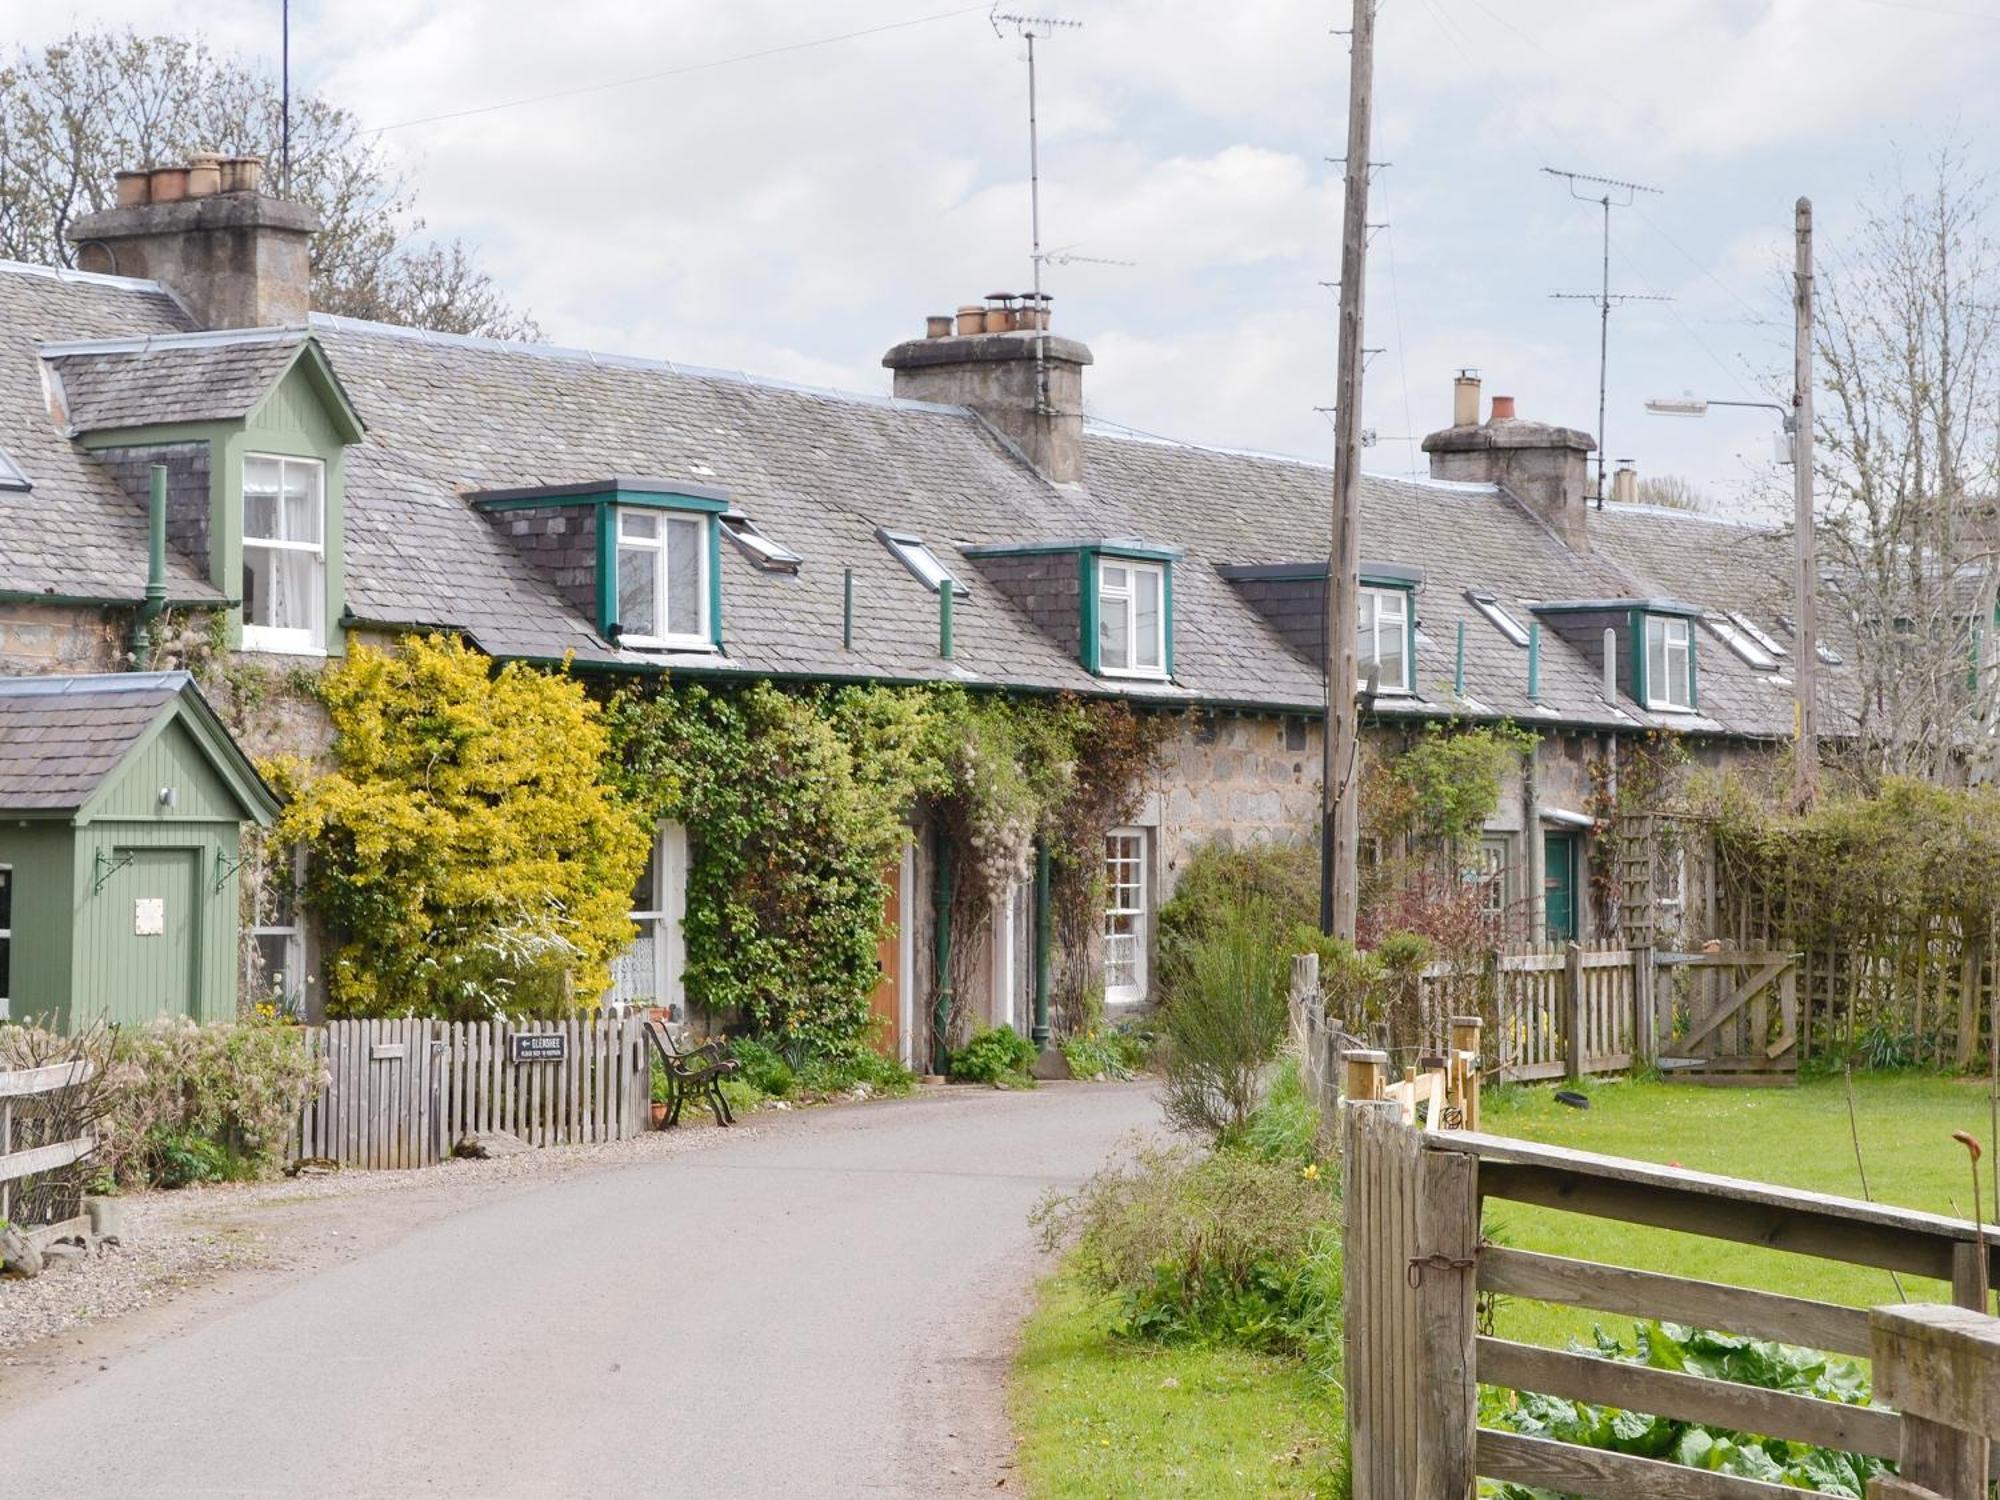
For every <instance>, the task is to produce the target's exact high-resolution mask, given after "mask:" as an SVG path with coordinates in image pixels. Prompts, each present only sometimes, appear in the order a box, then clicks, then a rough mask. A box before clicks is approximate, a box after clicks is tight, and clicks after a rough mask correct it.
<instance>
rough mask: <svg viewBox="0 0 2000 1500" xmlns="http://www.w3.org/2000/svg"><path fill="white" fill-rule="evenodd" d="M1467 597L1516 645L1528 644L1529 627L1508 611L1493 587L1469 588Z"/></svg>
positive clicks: (1496, 628) (1489, 621) (1488, 621)
mask: <svg viewBox="0 0 2000 1500" xmlns="http://www.w3.org/2000/svg"><path fill="white" fill-rule="evenodd" d="M1465 597H1466V599H1467V600H1468V601H1469V602H1470V603H1471V605H1472V607H1473V608H1474V609H1476V610H1478V611H1479V613H1480V614H1482V615H1483V616H1485V618H1486V623H1487V624H1489V625H1491V626H1492V627H1493V628H1494V629H1495V630H1497V631H1499V632H1500V633H1501V634H1502V635H1504V636H1505V637H1507V639H1508V640H1510V641H1512V642H1513V643H1514V644H1515V645H1516V646H1525V645H1527V644H1528V627H1527V626H1525V625H1523V624H1522V623H1521V622H1520V621H1519V620H1517V619H1515V618H1514V616H1513V615H1512V614H1510V613H1509V612H1508V609H1507V606H1506V605H1504V604H1502V603H1501V602H1500V596H1499V595H1498V594H1496V593H1494V592H1493V591H1492V590H1491V589H1467V590H1466V591H1465Z"/></svg>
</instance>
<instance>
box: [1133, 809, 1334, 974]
mask: <svg viewBox="0 0 2000 1500" xmlns="http://www.w3.org/2000/svg"><path fill="white" fill-rule="evenodd" d="M1246 909H1247V910H1248V911H1250V912H1252V913H1254V914H1255V918H1256V920H1257V921H1258V923H1259V924H1260V925H1261V926H1262V927H1263V928H1264V930H1265V931H1266V932H1267V934H1268V936H1269V939H1270V942H1271V943H1272V944H1273V945H1274V946H1276V945H1278V944H1281V943H1282V942H1283V941H1284V939H1285V935H1286V934H1287V933H1289V932H1291V931H1292V930H1293V929H1294V928H1296V927H1299V926H1301V925H1304V926H1307V927H1311V926H1312V924H1314V923H1316V922H1317V920H1318V917H1319V851H1318V850H1317V849H1315V848H1314V847H1313V846H1312V845H1310V844H1305V843H1282V844H1258V845H1256V846H1254V847H1250V848H1236V847H1233V846H1231V845H1228V844H1220V843H1210V844H1203V845H1201V846H1199V847H1198V848H1196V849H1195V851H1194V852H1193V853H1192V854H1191V855H1189V856H1188V860H1187V863H1186V866H1185V867H1184V868H1183V869H1182V870H1181V874H1180V880H1179V882H1178V883H1177V884H1176V885H1175V887H1174V894H1173V896H1172V897H1171V898H1170V899H1169V900H1168V901H1167V902H1166V903H1165V904H1163V905H1162V906H1161V907H1160V915H1159V924H1158V925H1159V930H1158V939H1157V944H1156V946H1157V953H1158V961H1157V978H1158V984H1159V989H1160V994H1161V997H1162V1000H1163V1001H1165V1002H1171V1000H1172V999H1173V997H1174V995H1175V994H1176V993H1177V992H1178V991H1179V989H1180V987H1181V986H1182V985H1183V984H1184V983H1185V982H1186V979H1187V974H1188V969H1189V965H1190V964H1191V962H1192V957H1193V953H1194V950H1195V949H1196V948H1198V947H1199V946H1200V945H1201V944H1202V943H1204V942H1205V941H1207V940H1208V938H1209V937H1210V936H1211V935H1212V932H1213V930H1214V926H1215V923H1216V922H1217V920H1218V919H1219V917H1220V915H1221V914H1222V913H1224V912H1225V911H1229V910H1246Z"/></svg>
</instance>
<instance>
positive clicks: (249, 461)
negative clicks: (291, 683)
mask: <svg viewBox="0 0 2000 1500" xmlns="http://www.w3.org/2000/svg"><path fill="white" fill-rule="evenodd" d="M243 649H244V650H246V651H285V652H293V653H297V654H301V655H313V654H316V653H319V652H323V651H325V650H326V466H325V465H324V464H322V463H321V462H320V461H319V460H318V459H311V458H279V457H275V456H272V455H267V454H252V455H250V456H249V457H247V458H245V459H244V460H243Z"/></svg>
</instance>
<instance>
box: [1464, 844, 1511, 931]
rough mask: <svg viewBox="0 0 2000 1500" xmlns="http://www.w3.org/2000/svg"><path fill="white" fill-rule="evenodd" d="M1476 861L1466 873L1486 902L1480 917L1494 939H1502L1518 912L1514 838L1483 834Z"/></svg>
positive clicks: (1476, 852)
mask: <svg viewBox="0 0 2000 1500" xmlns="http://www.w3.org/2000/svg"><path fill="white" fill-rule="evenodd" d="M1473 861H1474V862H1473V864H1472V865H1471V866H1470V867H1468V868H1467V870H1466V872H1465V876H1466V883H1467V884H1468V885H1476V886H1478V887H1479V889H1480V893H1481V896H1482V898H1483V901H1484V906H1483V909H1482V911H1481V913H1480V914H1481V915H1482V916H1483V917H1484V918H1485V919H1486V921H1487V923H1488V925H1489V927H1490V929H1491V932H1492V935H1493V936H1495V937H1499V936H1502V935H1504V934H1505V933H1506V931H1507V925H1508V921H1509V919H1510V918H1511V917H1512V915H1513V911H1514V836H1513V835H1512V834H1511V833H1482V834H1481V835H1480V836H1479V847H1478V849H1477V850H1476V851H1474V854H1473Z"/></svg>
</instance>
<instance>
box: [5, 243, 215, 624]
mask: <svg viewBox="0 0 2000 1500" xmlns="http://www.w3.org/2000/svg"><path fill="white" fill-rule="evenodd" d="M187 327H188V318H187V314H186V313H185V312H183V311H182V309H181V307H180V305H179V304H178V303H176V302H175V301H174V300H173V298H172V297H170V296H169V295H168V294H167V293H166V292H165V291H163V290H162V289H161V288H160V287H159V286H157V285H156V284H155V283H153V282H150V281H134V280H131V279H129V278H126V277H116V276H93V275H88V274H86V273H84V272H80V271H53V270H49V269H46V268H44V267H38V266H23V265H17V264H14V263H11V262H0V448H5V449H6V450H7V452H8V453H9V454H11V455H12V456H13V458H14V461H15V462H16V463H18V464H19V465H20V466H21V468H22V469H23V470H24V471H25V472H26V473H27V475H28V478H29V479H30V480H31V481H32V482H33V485H34V488H33V489H32V490H30V491H27V492H22V491H18V490H0V597H5V596H10V595H12V596H24V597H36V596H42V597H52V598H62V599H69V600H78V599H81V600H93V601H94V600H120V601H124V600H129V601H132V602H134V603H136V602H138V600H140V599H141V598H143V597H144V595H145V590H146V514H145V508H144V507H143V506H142V505H140V504H139V503H138V502H136V501H135V500H134V499H133V498H132V497H131V496H130V495H128V494H126V492H125V490H124V488H123V487H122V486H121V485H120V484H119V482H118V480H117V478H116V476H115V475H113V473H112V472H111V470H110V469H109V468H107V467H106V466H104V465H103V464H100V463H97V462H95V461H93V460H91V459H89V458H87V457H85V456H84V455H83V454H82V453H81V452H80V451H79V450H78V449H77V448H76V447H75V446H74V445H73V444H72V443H71V442H70V441H69V438H68V435H67V434H66V433H65V431H64V430H63V427H62V425H61V424H60V423H58V422H57V421H56V420H55V419H54V418H53V417H52V416H51V415H50V412H49V403H48V395H47V393H46V392H45V390H44V387H43V366H42V360H41V357H40V346H41V345H42V344H44V343H47V342H50V341H53V340H68V339H80V338H108V337H133V336H140V337H143V336H145V335H148V334H157V333H178V332H183V331H185V330H186V329H187ZM167 575H168V578H167V586H168V592H169V594H170V595H171V597H172V598H173V600H174V601H175V602H195V601H213V600H216V599H218V598H220V597H221V596H220V594H218V592H217V591H216V590H215V589H213V588H211V587H210V586H209V583H208V581H207V578H206V576H205V574H204V572H203V570H202V569H201V568H199V567H197V566H196V564H195V563H194V561H193V560H192V559H189V558H185V557H181V556H180V555H178V554H173V555H170V556H169V558H168V560H167Z"/></svg>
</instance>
